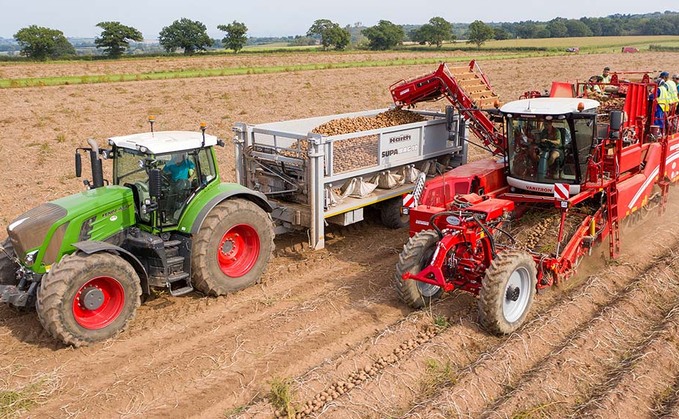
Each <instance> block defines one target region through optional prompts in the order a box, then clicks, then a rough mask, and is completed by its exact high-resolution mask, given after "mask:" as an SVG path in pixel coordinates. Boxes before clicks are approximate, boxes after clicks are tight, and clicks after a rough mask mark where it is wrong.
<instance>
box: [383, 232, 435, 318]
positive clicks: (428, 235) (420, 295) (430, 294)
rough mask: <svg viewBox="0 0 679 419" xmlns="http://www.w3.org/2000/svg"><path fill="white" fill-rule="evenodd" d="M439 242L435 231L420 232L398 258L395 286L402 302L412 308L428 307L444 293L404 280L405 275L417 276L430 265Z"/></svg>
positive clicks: (426, 285)
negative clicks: (407, 273)
mask: <svg viewBox="0 0 679 419" xmlns="http://www.w3.org/2000/svg"><path fill="white" fill-rule="evenodd" d="M438 241H439V235H438V233H436V232H435V231H434V230H424V231H420V232H419V233H417V234H416V235H414V236H413V237H411V238H410V240H408V243H406V244H405V246H403V251H402V252H401V254H400V255H399V257H398V263H397V264H396V273H395V274H394V286H395V287H396V292H398V295H399V297H401V300H403V302H405V303H406V304H408V305H409V306H410V307H412V308H416V309H419V308H422V307H426V306H428V305H429V304H430V303H431V302H432V301H434V300H437V299H438V298H439V297H440V296H441V294H442V293H443V289H442V288H441V287H439V286H436V285H431V284H427V283H424V282H420V281H416V280H414V279H408V280H404V279H403V274H404V273H406V272H410V273H412V274H416V273H418V272H420V271H421V270H422V269H424V268H425V267H426V266H427V265H429V262H431V258H432V256H433V255H434V250H436V243H438Z"/></svg>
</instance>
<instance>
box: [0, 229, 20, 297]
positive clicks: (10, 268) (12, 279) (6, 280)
mask: <svg viewBox="0 0 679 419" xmlns="http://www.w3.org/2000/svg"><path fill="white" fill-rule="evenodd" d="M2 247H4V248H5V251H4V252H3V251H2V250H0V285H16V284H18V283H19V281H18V280H17V277H16V272H17V269H18V268H19V266H18V265H17V263H16V262H15V261H14V260H12V258H10V255H12V256H14V247H13V246H12V242H11V241H10V240H9V238H7V239H5V241H4V242H2Z"/></svg>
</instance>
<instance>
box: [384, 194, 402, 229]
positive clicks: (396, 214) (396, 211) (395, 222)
mask: <svg viewBox="0 0 679 419" xmlns="http://www.w3.org/2000/svg"><path fill="white" fill-rule="evenodd" d="M402 206H403V199H401V197H400V196H399V197H396V198H392V199H389V200H387V201H385V202H383V203H382V205H381V206H380V220H381V221H382V224H384V226H385V227H388V228H392V229H394V230H397V229H399V228H405V227H408V225H409V218H408V216H407V215H403V214H401V207H402Z"/></svg>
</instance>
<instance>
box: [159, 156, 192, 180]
mask: <svg viewBox="0 0 679 419" xmlns="http://www.w3.org/2000/svg"><path fill="white" fill-rule="evenodd" d="M186 157H187V156H186V153H172V158H171V159H170V161H169V162H167V164H165V167H163V172H165V173H167V174H169V175H170V177H171V179H172V181H173V182H177V181H179V180H188V179H189V178H190V177H191V176H193V173H194V172H195V168H196V165H195V164H194V163H193V162H192V161H191V160H189V159H187V158H186Z"/></svg>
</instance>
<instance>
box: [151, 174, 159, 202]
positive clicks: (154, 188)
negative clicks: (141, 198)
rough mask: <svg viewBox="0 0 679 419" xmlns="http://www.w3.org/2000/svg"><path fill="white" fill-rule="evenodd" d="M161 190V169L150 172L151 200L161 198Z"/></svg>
mask: <svg viewBox="0 0 679 419" xmlns="http://www.w3.org/2000/svg"><path fill="white" fill-rule="evenodd" d="M160 188H161V173H160V169H151V170H149V196H150V197H151V198H156V199H158V198H160Z"/></svg>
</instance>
